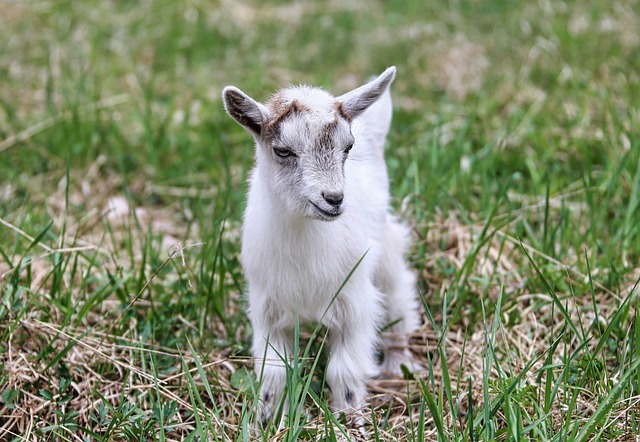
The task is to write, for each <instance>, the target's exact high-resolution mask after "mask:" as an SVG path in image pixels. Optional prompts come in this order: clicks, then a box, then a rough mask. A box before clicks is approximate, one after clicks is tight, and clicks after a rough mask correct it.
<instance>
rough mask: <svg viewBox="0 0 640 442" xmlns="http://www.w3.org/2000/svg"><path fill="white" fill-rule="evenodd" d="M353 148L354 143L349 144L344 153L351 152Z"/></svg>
mask: <svg viewBox="0 0 640 442" xmlns="http://www.w3.org/2000/svg"><path fill="white" fill-rule="evenodd" d="M351 149H353V143H351V144H349V145H348V146H347V147H346V148H345V149H344V153H349V152H351Z"/></svg>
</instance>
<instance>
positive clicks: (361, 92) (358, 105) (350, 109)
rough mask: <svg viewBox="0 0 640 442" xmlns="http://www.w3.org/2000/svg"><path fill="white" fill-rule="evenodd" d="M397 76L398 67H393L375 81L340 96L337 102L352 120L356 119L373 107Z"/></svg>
mask: <svg viewBox="0 0 640 442" xmlns="http://www.w3.org/2000/svg"><path fill="white" fill-rule="evenodd" d="M395 76H396V67H395V66H391V67H390V68H387V70H386V71H384V72H383V73H382V74H380V76H379V77H378V78H376V79H375V80H373V81H370V82H369V83H367V84H365V85H364V86H360V87H359V88H357V89H354V90H352V91H351V92H347V93H346V94H344V95H341V96H339V97H338V98H336V100H338V102H340V103H342V108H343V109H344V110H345V112H346V113H347V115H348V116H349V117H350V118H355V117H357V116H358V115H360V114H361V113H362V112H364V111H365V110H366V109H367V108H368V107H369V106H371V105H372V104H373V103H374V102H375V101H376V100H377V99H378V98H379V97H380V95H382V93H383V92H384V91H385V90H387V88H388V87H389V84H391V82H392V81H393V79H394V77H395Z"/></svg>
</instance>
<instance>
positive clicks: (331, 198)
mask: <svg viewBox="0 0 640 442" xmlns="http://www.w3.org/2000/svg"><path fill="white" fill-rule="evenodd" d="M322 198H324V200H325V201H326V202H328V203H329V204H331V205H332V206H334V207H338V206H339V205H340V204H342V200H344V193H342V192H322Z"/></svg>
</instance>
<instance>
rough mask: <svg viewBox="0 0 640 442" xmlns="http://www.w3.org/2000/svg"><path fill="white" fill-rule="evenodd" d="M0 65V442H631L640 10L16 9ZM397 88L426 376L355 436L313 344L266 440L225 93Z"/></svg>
mask: <svg viewBox="0 0 640 442" xmlns="http://www.w3.org/2000/svg"><path fill="white" fill-rule="evenodd" d="M0 42H2V44H0V300H1V303H0V364H1V365H2V370H0V393H1V397H0V440H7V441H10V440H16V441H23V440H24V441H27V440H28V441H32V440H39V441H40V440H43V441H49V440H51V441H54V440H56V441H57V440H64V441H81V440H103V441H110V440H126V441H133V440H159V441H165V440H167V441H169V440H175V441H177V440H191V441H196V440H200V441H204V440H221V441H223V440H224V441H226V440H233V441H236V440H277V441H285V440H287V441H293V440H327V441H332V440H380V441H389V440H401V441H424V440H441V441H449V440H454V441H489V440H504V441H512V440H513V441H515V440H524V439H527V440H540V441H547V440H552V441H565V440H566V441H587V440H617V441H625V440H628V441H637V440H638V436H637V435H638V434H640V369H639V366H640V320H639V317H638V309H639V308H640V300H639V293H638V292H639V291H640V288H639V287H638V285H639V281H640V2H639V1H638V0H611V1H605V0H601V1H598V0H584V1H578V0H567V1H551V0H539V1H529V2H525V1H506V0H488V1H477V0H449V1H445V0H434V1H429V2H427V1H421V0H392V1H380V0H369V1H365V0H345V1H337V0H322V1H317V2H312V1H302V0H300V1H296V2H284V1H273V2H264V1H262V2H261V1H257V0H239V1H234V0H219V1H204V0H185V1H182V2H174V1H171V0H140V1H135V2H118V1H97V0H88V1H82V2H80V1H63V0H41V1H12V0H0ZM391 65H395V66H397V68H398V74H397V77H396V80H395V82H394V84H393V87H392V92H393V99H394V121H393V124H392V128H391V133H390V135H389V139H388V142H387V150H386V157H387V164H388V167H389V173H390V177H391V189H392V190H391V191H392V197H393V207H394V209H395V211H396V212H397V213H399V214H400V216H401V217H402V218H403V219H404V220H405V221H406V222H407V224H409V225H410V226H411V227H412V230H413V233H414V247H413V248H412V250H411V253H410V256H409V259H410V262H411V265H412V267H413V268H414V269H415V270H416V272H417V273H418V275H419V286H420V291H421V294H422V295H423V304H424V314H423V318H424V324H423V326H422V328H421V329H420V330H419V332H418V333H416V334H415V336H413V337H412V341H411V344H412V347H411V349H412V351H413V353H414V355H415V357H416V358H417V359H418V360H420V361H421V363H422V364H423V365H424V367H425V368H426V370H425V372H424V373H418V374H416V375H413V374H411V373H408V372H407V373H406V375H405V378H404V379H384V378H380V379H373V380H371V382H370V384H369V389H370V393H371V395H370V398H369V407H368V408H367V410H366V420H367V424H366V425H365V426H364V427H361V428H359V427H355V426H354V425H352V424H350V423H349V422H347V421H346V420H345V419H344V416H334V415H333V414H331V412H330V411H329V409H328V406H327V398H328V397H329V396H330V389H329V388H328V387H327V386H326V385H325V383H324V382H323V369H324V366H325V364H326V360H327V357H328V355H326V354H325V352H324V351H322V337H323V336H324V335H323V333H322V330H320V331H318V330H315V329H313V328H303V330H302V331H301V333H300V340H301V342H303V344H304V345H302V348H303V349H304V350H302V349H301V351H300V359H299V361H298V362H296V364H295V365H293V366H292V367H291V370H289V378H288V383H289V389H290V401H291V410H292V412H290V413H289V414H288V415H285V416H280V420H279V421H276V422H272V424H271V425H269V426H267V427H266V428H264V429H262V430H260V431H258V426H257V425H256V411H257V401H256V399H255V393H256V390H257V388H258V381H257V380H256V379H255V376H253V374H252V370H251V364H250V360H249V356H250V339H251V328H250V326H249V324H248V320H247V317H246V303H245V300H244V298H243V290H244V279H243V275H242V271H241V266H240V263H239V238H240V232H241V219H242V213H243V210H244V204H245V202H244V199H245V191H246V184H245V181H246V178H247V174H248V172H249V170H250V169H251V166H252V164H253V147H252V141H251V140H250V137H249V135H248V134H247V133H246V132H245V131H243V129H242V128H241V127H240V126H238V125H237V124H236V123H235V122H233V121H232V120H231V119H230V118H229V117H228V116H226V115H225V113H224V110H223V108H222V103H221V99H220V91H221V89H222V87H223V86H225V85H228V84H233V85H236V86H238V87H240V88H242V89H243V90H244V91H246V92H247V93H249V94H250V95H252V96H253V97H255V98H257V99H260V100H266V99H267V98H268V96H269V95H270V94H271V93H273V92H274V91H275V90H276V89H277V88H279V87H282V86H286V85H287V84H289V83H308V84H313V85H318V86H322V87H325V88H326V89H328V90H330V91H332V92H333V93H335V94H336V95H337V94H339V93H343V92H346V91H348V90H350V89H351V88H353V87H356V86H358V85H359V84H361V83H362V82H364V81H365V80H366V79H367V78H368V77H370V76H372V75H376V74H378V73H380V72H382V70H383V69H384V68H386V67H387V66H391ZM314 367H315V370H313V369H312V368H314Z"/></svg>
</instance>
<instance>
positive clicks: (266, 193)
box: [234, 89, 419, 416]
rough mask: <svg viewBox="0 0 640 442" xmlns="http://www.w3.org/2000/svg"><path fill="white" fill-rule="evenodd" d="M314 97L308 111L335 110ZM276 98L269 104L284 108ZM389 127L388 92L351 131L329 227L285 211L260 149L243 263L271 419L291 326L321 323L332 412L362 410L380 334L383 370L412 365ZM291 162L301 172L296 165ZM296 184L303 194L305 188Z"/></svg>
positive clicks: (411, 319) (403, 233)
mask: <svg viewBox="0 0 640 442" xmlns="http://www.w3.org/2000/svg"><path fill="white" fill-rule="evenodd" d="M295 92H296V91H295V90H294V91H293V92H291V93H295ZM307 92H308V90H307V89H303V90H302V92H299V93H300V94H302V95H299V96H298V99H299V101H295V100H294V101H293V103H297V104H295V106H298V107H299V108H306V107H307V106H310V105H309V104H307V103H305V101H304V98H305V96H304V94H306V93H307ZM287 93H289V91H288V90H287V91H285V93H284V94H283V95H284V96H285V97H286V94H287ZM312 96H313V99H314V100H315V101H314V102H313V103H312V106H315V107H321V106H322V104H323V103H324V102H327V103H329V104H332V101H327V99H326V97H324V96H323V95H319V96H318V97H316V96H315V95H313V93H312ZM281 97H282V96H281ZM281 97H280V98H277V99H276V100H275V101H276V102H278V100H284V99H283V98H281ZM323 100H324V101H323ZM331 100H334V99H333V98H332V97H331ZM258 110H260V109H258ZM329 110H330V108H329ZM262 111H263V112H265V113H266V112H267V110H266V109H262ZM272 112H273V111H272ZM286 112H292V111H291V110H290V109H288V110H287V111H286ZM327 115H329V116H330V115H332V113H331V112H329V111H325V112H324V113H322V114H321V115H320V117H323V118H324V117H326V116H327ZM242 116H243V115H241V116H240V117H239V119H240V120H241V119H242V118H241V117H242ZM234 118H235V117H234ZM307 118H308V119H310V120H312V121H317V119H316V120H314V118H315V117H312V116H310V117H307ZM330 119H331V117H329V120H330ZM390 120H391V99H390V96H389V92H388V90H385V91H384V93H383V94H382V97H380V98H379V99H378V101H376V102H374V103H373V104H368V105H367V107H366V110H365V111H363V112H362V113H360V114H359V116H358V117H356V118H355V119H354V120H353V121H352V122H350V123H351V125H350V127H351V131H350V132H351V133H352V135H353V138H354V139H355V143H354V144H353V149H352V150H351V152H350V153H349V156H348V157H347V158H346V160H344V163H343V167H344V169H343V174H342V175H343V177H342V178H341V177H338V178H335V179H336V180H338V179H343V184H342V186H343V187H342V188H343V192H344V199H345V200H346V201H347V204H345V205H344V210H343V211H341V212H340V213H339V216H336V217H335V219H333V220H332V221H330V222H327V221H323V220H320V219H316V218H314V217H309V216H300V215H298V214H296V212H295V211H294V210H292V209H290V207H295V208H297V207H298V206H293V203H291V202H290V201H291V198H290V197H288V196H287V195H283V193H284V192H286V187H282V183H280V182H279V178H277V177H278V173H281V172H280V171H281V167H280V166H277V165H276V166H273V167H274V168H273V169H272V168H270V167H272V166H271V164H272V163H273V161H272V160H271V158H270V157H269V155H273V154H272V153H271V152H270V151H269V150H268V149H260V148H259V149H257V161H256V164H257V165H256V168H255V169H254V170H253V171H252V174H251V178H250V183H249V194H248V201H247V209H246V212H245V218H244V228H243V237H242V262H243V266H244V270H245V276H246V278H247V282H248V298H249V306H250V310H249V316H250V319H251V323H252V325H253V329H254V330H253V332H254V340H253V353H254V356H255V357H256V371H257V372H258V373H262V374H263V387H262V393H261V396H262V398H263V400H264V401H265V403H266V409H265V415H267V416H268V415H269V414H270V413H271V412H272V411H273V406H274V405H275V403H276V402H275V401H277V396H278V395H279V393H280V392H281V391H282V390H283V388H284V384H285V379H286V376H285V373H286V372H285V371H284V370H283V366H284V363H285V361H286V359H287V358H289V357H291V356H292V354H291V353H292V351H293V349H292V343H293V336H292V335H293V330H294V327H295V325H296V321H299V322H301V323H305V322H320V323H322V324H323V325H325V326H326V327H327V328H328V330H329V332H330V351H331V355H330V363H329V367H328V370H327V380H328V382H329V385H330V386H331V390H332V404H333V407H334V408H335V409H336V410H340V409H347V408H358V407H360V406H362V405H363V402H364V398H365V396H366V386H365V381H366V379H367V378H369V377H370V376H372V375H374V374H376V373H377V372H378V367H377V365H376V363H375V357H374V355H375V347H376V345H377V344H378V342H379V341H378V331H379V329H380V328H382V327H384V326H386V325H388V324H392V325H391V327H390V329H391V332H392V333H391V335H390V337H389V338H387V339H386V340H385V341H384V342H383V343H384V344H385V345H386V348H385V360H384V363H383V364H384V367H383V368H384V369H391V370H394V371H399V364H400V363H407V364H408V363H409V362H410V360H409V357H408V352H407V350H406V339H407V338H406V336H407V333H410V332H412V331H413V330H415V328H416V327H417V326H418V322H419V321H418V318H419V316H418V313H417V307H418V305H417V296H416V289H415V276H414V275H413V273H412V272H411V271H409V269H408V267H407V265H406V263H405V260H404V254H405V252H406V249H407V246H408V238H409V235H408V231H407V229H406V227H404V226H402V225H401V224H399V223H397V222H396V221H395V219H394V218H393V216H392V215H390V214H389V191H388V179H387V170H386V164H385V161H384V152H383V145H384V140H385V137H386V133H387V131H388V128H389V124H390ZM296 121H297V120H296ZM301 121H302V122H301V123H295V122H292V123H290V124H289V126H292V127H293V128H294V129H293V131H294V133H297V132H300V131H305V130H309V129H308V126H305V125H304V120H301ZM241 122H242V121H241ZM295 124H298V126H295ZM313 124H315V125H316V126H318V124H317V123H313ZM323 124H324V123H323ZM329 124H331V123H329ZM319 127H324V126H322V125H319ZM330 127H333V126H330ZM285 130H291V127H289V129H287V128H285ZM257 141H258V143H260V138H257ZM321 155H324V154H321ZM269 161H271V163H269ZM279 161H281V162H282V161H284V160H279ZM287 161H288V160H287ZM297 161H299V162H300V164H303V163H302V161H303V159H302V157H301V158H300V159H299V160H297ZM326 161H328V160H326ZM267 164H268V166H265V165H267ZM287 164H288V163H287ZM296 164H298V163H296ZM287 167H290V166H287ZM310 173H311V174H312V179H313V178H314V176H315V175H313V174H314V173H315V174H319V173H324V172H323V171H322V170H321V171H320V172H317V171H315V169H313V167H312V168H311V172H310ZM321 176H322V175H321ZM274 177H275V178H274ZM332 182H333V181H332ZM336 182H337V181H336ZM296 183H297V184H298V185H300V186H304V185H305V182H304V180H301V179H298V181H296ZM323 195H324V193H323ZM288 204H289V206H288ZM296 204H297V202H296ZM395 347H398V348H395Z"/></svg>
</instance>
